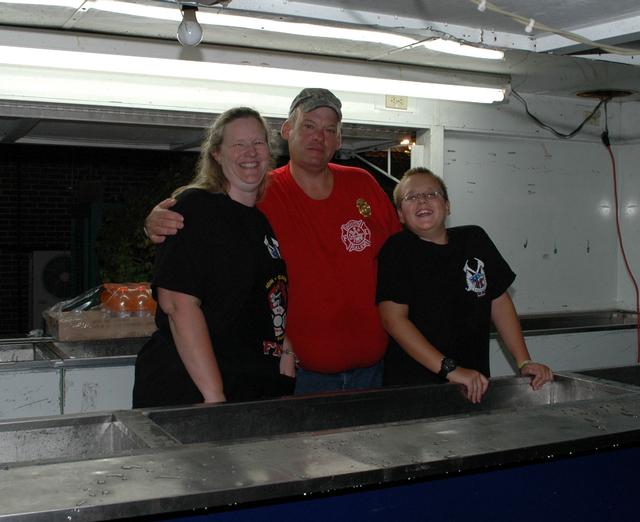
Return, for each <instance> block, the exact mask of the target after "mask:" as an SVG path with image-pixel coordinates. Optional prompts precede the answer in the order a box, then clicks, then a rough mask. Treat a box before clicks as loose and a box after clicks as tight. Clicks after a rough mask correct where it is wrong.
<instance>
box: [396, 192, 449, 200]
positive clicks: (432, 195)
mask: <svg viewBox="0 0 640 522" xmlns="http://www.w3.org/2000/svg"><path fill="white" fill-rule="evenodd" d="M438 198H442V199H444V194H443V193H442V192H439V191H437V190H434V191H433V192H412V193H410V194H407V195H405V196H403V197H402V201H406V202H407V203H417V202H418V201H423V202H427V201H433V200H435V199H438Z"/></svg>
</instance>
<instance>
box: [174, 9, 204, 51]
mask: <svg viewBox="0 0 640 522" xmlns="http://www.w3.org/2000/svg"><path fill="white" fill-rule="evenodd" d="M181 9H182V22H180V25H179V26H178V34H177V37H178V41H179V42H180V43H181V44H182V45H185V46H188V47H195V46H196V45H198V44H199V43H200V42H201V41H202V27H201V26H200V24H199V23H198V19H197V18H196V12H197V11H198V8H197V7H196V6H192V5H182V6H181Z"/></svg>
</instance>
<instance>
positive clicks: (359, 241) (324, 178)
mask: <svg viewBox="0 0 640 522" xmlns="http://www.w3.org/2000/svg"><path fill="white" fill-rule="evenodd" d="M341 109H342V104H341V102H340V100H339V99H338V98H336V97H335V96H334V95H333V93H331V92H330V91H328V90H326V89H303V90H302V91H301V92H300V94H298V96H296V98H295V99H294V100H293V102H292V104H291V108H290V110H289V118H288V119H287V120H286V121H285V122H284V124H283V125H282V129H281V134H282V137H283V138H284V139H285V140H287V142H288V144H289V156H290V162H289V164H288V165H285V166H284V167H281V168H278V169H276V170H274V171H273V173H272V174H271V179H270V183H269V185H268V187H267V190H266V193H265V195H264V197H263V199H262V200H261V201H260V202H259V203H258V208H260V210H262V212H264V213H265V215H266V216H267V218H268V219H269V222H270V223H271V226H272V227H273V229H274V231H275V234H276V237H277V238H278V241H279V243H280V248H281V251H282V255H283V257H284V259H285V261H286V263H287V270H288V274H289V312H288V317H287V330H286V332H287V337H288V338H289V340H290V341H291V344H292V347H293V350H294V351H295V354H296V356H297V357H298V359H299V367H298V370H297V372H296V394H303V393H311V392H319V391H333V390H341V389H354V388H370V387H377V386H381V384H382V359H383V356H384V353H385V350H386V346H387V334H386V332H385V331H384V329H383V328H382V324H381V321H380V317H379V314H378V310H377V307H376V304H375V291H376V274H377V256H378V252H379V250H380V248H381V247H382V245H383V244H384V242H385V241H386V239H387V238H388V237H389V236H390V235H392V234H394V233H395V232H397V231H399V230H400V224H399V221H398V218H397V214H396V211H395V210H394V208H393V205H392V204H391V202H390V200H389V198H388V197H387V196H386V194H385V193H384V192H383V191H382V189H381V188H380V186H379V185H378V183H377V182H376V181H375V179H374V178H373V177H372V176H371V175H370V174H369V173H368V172H366V171H365V170H363V169H359V168H355V167H344V166H340V165H336V164H333V163H330V160H331V159H332V158H333V155H334V154H335V152H336V151H337V150H338V149H339V148H340V146H341V134H340V131H341V128H340V125H341V120H342V112H341ZM171 205H172V200H165V201H163V202H162V203H160V204H159V205H158V206H156V207H155V208H154V210H153V211H152V212H151V214H150V215H149V216H148V217H147V220H146V227H145V230H147V231H148V233H149V237H150V238H151V239H152V241H155V242H161V241H162V240H163V239H164V236H165V235H169V234H175V233H176V232H177V229H179V228H182V217H181V216H179V215H178V214H176V213H174V212H171V211H170V210H168V208H170V207H171Z"/></svg>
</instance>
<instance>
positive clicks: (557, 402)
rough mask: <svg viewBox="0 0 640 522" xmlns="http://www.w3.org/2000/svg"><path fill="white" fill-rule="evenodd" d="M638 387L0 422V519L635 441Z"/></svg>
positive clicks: (196, 503) (149, 507)
mask: <svg viewBox="0 0 640 522" xmlns="http://www.w3.org/2000/svg"><path fill="white" fill-rule="evenodd" d="M639 393H640V388H637V387H634V386H629V385H625V384H620V385H615V384H612V383H610V382H607V383H605V382H602V381H599V380H598V379H596V378H590V377H579V376H575V375H566V376H562V375H561V376H558V378H557V380H556V381H555V382H554V383H552V384H549V385H547V386H545V387H544V388H543V390H542V391H540V392H534V391H533V390H531V388H530V387H529V384H528V380H527V379H523V378H509V379H496V380H494V381H492V384H491V387H490V390H489V392H488V394H487V396H486V400H485V401H483V403H482V404H480V405H472V404H469V403H468V402H466V401H465V400H464V399H463V398H462V396H461V393H460V390H459V389H458V387H457V386H455V385H437V386H428V387H412V388H388V389H382V390H375V391H369V392H359V393H351V394H325V395H318V396H309V397H298V398H285V399H277V400H270V401H262V402H255V403H244V404H223V405H214V406H192V407H185V408H170V409H162V408H161V409H149V410H133V411H116V412H112V413H109V414H100V415H98V414H95V415H89V414H87V415H76V416H63V417H57V418H50V419H39V420H24V421H19V422H16V421H13V422H6V423H0V440H2V441H3V443H2V444H0V449H1V455H0V462H2V464H0V498H2V502H1V503H0V518H2V517H10V518H11V519H12V520H29V521H45V520H46V521H52V520H65V521H67V520H74V521H75V520H104V519H109V518H127V517H134V516H139V515H149V514H158V513H172V512H180V511H184V510H192V509H200V508H220V507H222V508H224V507H225V506H231V505H236V504H243V503H247V502H254V501H259V500H265V499H280V498H287V497H291V496H294V497H295V496H302V495H305V494H310V493H318V492H327V491H341V490H344V489H349V488H354V487H360V486H363V485H376V484H377V485H380V484H388V483H393V482H396V481H406V480H413V479H420V478H428V477H444V476H446V475H447V474H449V473H457V472H460V471H469V470H475V469H482V468H486V467H491V466H501V465H503V464H513V463H522V462H529V461H534V460H539V459H542V458H544V459H554V458H558V457H561V456H566V455H570V454H572V453H575V452H581V451H591V450H595V449H599V450H603V449H606V448H611V447H616V446H618V445H620V444H637V443H638V442H640V401H639V400H638V399H639V398H640V396H639ZM25 441H29V444H25ZM89 441H90V442H89Z"/></svg>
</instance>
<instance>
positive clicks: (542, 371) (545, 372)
mask: <svg viewBox="0 0 640 522" xmlns="http://www.w3.org/2000/svg"><path fill="white" fill-rule="evenodd" d="M520 375H526V376H529V377H532V379H531V387H532V388H533V389H534V390H539V389H540V388H542V385H543V384H544V383H545V382H551V381H553V372H552V371H551V368H549V367H548V366H545V365H544V364H540V363H537V362H533V361H530V362H527V363H526V364H525V365H524V366H523V367H522V368H521V369H520Z"/></svg>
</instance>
